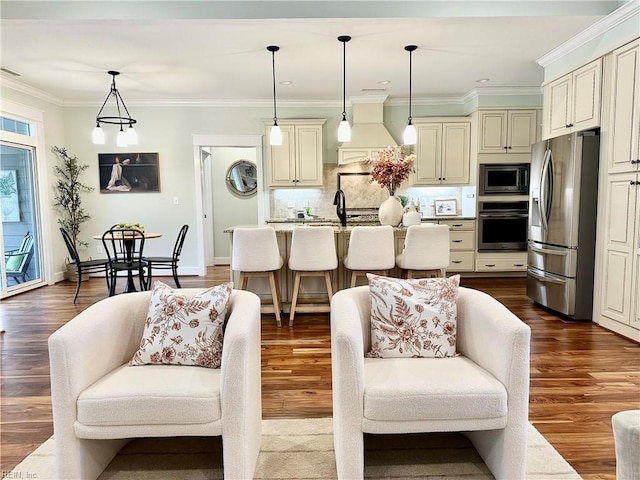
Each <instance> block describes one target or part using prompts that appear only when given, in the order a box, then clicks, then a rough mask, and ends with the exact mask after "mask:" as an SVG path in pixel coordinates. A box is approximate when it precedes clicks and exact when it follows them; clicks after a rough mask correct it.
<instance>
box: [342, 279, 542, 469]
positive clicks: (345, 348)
mask: <svg viewBox="0 0 640 480" xmlns="http://www.w3.org/2000/svg"><path fill="white" fill-rule="evenodd" d="M370 313H371V300H370V294H369V288H368V287H366V286H364V287H356V288H351V289H347V290H342V291H340V292H338V293H336V294H335V295H334V296H333V300H332V302H331V352H332V353H331V355H332V359H331V363H332V370H333V372H332V373H333V418H334V420H333V425H334V447H335V455H336V464H337V471H338V478H339V479H345V480H347V479H348V480H357V479H362V478H363V476H364V448H363V433H371V434H376V433H378V434H382V433H385V434H386V433H418V432H450V431H459V432H465V434H466V435H467V436H468V438H469V439H470V440H471V441H472V443H473V445H474V446H475V448H476V450H477V451H478V453H479V454H480V455H481V456H482V458H483V459H484V461H485V463H486V464H487V466H488V467H489V469H490V470H491V472H492V473H493V475H494V476H495V477H496V479H498V480H499V479H515V478H524V474H525V466H526V449H527V423H528V401H529V343H530V336H531V332H530V328H529V327H528V326H527V325H526V324H524V323H523V322H522V321H520V320H519V319H518V318H517V317H516V316H515V315H513V314H512V313H511V312H510V311H509V310H508V309H507V308H506V307H505V306H504V305H502V304H501V303H500V302H498V301H497V300H495V299H493V298H492V297H490V296H489V295H487V294H485V293H482V292H479V291H476V290H471V289H468V288H462V287H461V288H460V289H459V296H458V301H457V318H458V320H457V351H458V352H459V353H460V356H457V357H451V358H434V359H431V358H365V353H366V352H368V351H369V349H370V344H371V336H370Z"/></svg>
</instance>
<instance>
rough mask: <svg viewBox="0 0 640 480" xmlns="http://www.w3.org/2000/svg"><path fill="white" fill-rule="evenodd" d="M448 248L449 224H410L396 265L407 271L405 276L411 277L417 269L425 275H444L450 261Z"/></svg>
mask: <svg viewBox="0 0 640 480" xmlns="http://www.w3.org/2000/svg"><path fill="white" fill-rule="evenodd" d="M449 250H450V244H449V225H436V224H434V223H426V224H424V225H411V226H410V227H409V228H407V236H406V238H405V240H404V249H403V250H402V253H400V254H398V256H397V257H396V265H398V267H400V268H401V269H402V270H406V271H407V278H413V272H418V271H420V272H424V273H425V275H426V276H436V277H444V276H445V273H446V272H445V269H446V268H447V267H448V266H449V261H450V259H449V257H450V252H449Z"/></svg>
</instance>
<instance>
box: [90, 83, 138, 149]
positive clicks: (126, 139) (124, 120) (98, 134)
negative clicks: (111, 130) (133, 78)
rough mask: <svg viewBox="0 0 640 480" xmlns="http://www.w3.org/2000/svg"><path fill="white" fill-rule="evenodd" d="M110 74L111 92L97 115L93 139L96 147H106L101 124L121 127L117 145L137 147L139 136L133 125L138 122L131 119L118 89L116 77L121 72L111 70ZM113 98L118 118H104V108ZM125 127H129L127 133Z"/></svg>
mask: <svg viewBox="0 0 640 480" xmlns="http://www.w3.org/2000/svg"><path fill="white" fill-rule="evenodd" d="M108 73H109V75H111V88H110V90H109V93H108V94H107V98H105V100H104V103H103V104H102V107H101V108H100V111H99V112H98V115H96V126H95V128H94V129H93V132H92V134H91V139H92V141H93V143H94V144H96V145H104V143H105V137H104V130H102V127H101V124H102V123H107V124H111V125H120V131H119V132H118V136H117V137H116V145H117V146H118V147H127V146H129V145H135V144H137V143H138V134H137V133H136V130H135V129H134V128H133V124H134V123H136V120H135V119H134V118H132V117H131V114H130V113H129V110H128V109H127V106H126V105H125V103H124V100H123V99H122V96H121V95H120V92H119V91H118V88H117V87H116V76H118V75H120V72H116V71H115V70H109V72H108ZM112 97H113V99H114V101H115V103H116V105H115V106H116V111H117V113H118V116H103V115H102V111H103V110H104V107H105V106H106V104H107V102H108V101H109V99H110V98H112ZM120 105H122V108H123V109H124V111H125V112H126V116H124V115H123V114H122V113H121V110H120ZM125 125H128V127H127V130H126V132H125V130H124V126H125Z"/></svg>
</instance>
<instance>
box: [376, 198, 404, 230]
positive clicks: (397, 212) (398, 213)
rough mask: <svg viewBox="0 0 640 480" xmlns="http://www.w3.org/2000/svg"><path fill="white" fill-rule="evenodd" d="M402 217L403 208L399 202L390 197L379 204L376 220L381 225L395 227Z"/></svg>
mask: <svg viewBox="0 0 640 480" xmlns="http://www.w3.org/2000/svg"><path fill="white" fill-rule="evenodd" d="M402 215H404V208H402V204H401V203H400V200H399V199H398V198H397V197H394V196H391V195H390V196H389V198H387V199H386V200H385V201H384V202H382V203H381V204H380V208H379V209H378V219H379V220H380V224H381V225H391V226H392V227H397V226H398V225H400V222H401V221H402Z"/></svg>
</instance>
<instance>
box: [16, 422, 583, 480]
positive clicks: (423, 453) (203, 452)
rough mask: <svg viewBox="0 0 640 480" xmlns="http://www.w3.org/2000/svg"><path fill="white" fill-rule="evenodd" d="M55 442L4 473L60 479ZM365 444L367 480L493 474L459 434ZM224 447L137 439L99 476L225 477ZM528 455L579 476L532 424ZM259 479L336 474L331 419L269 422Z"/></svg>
mask: <svg viewBox="0 0 640 480" xmlns="http://www.w3.org/2000/svg"><path fill="white" fill-rule="evenodd" d="M54 441H55V440H54V439H53V437H52V438H50V439H49V440H47V441H46V442H45V443H43V444H42V445H41V446H40V447H39V448H38V449H37V450H36V451H35V452H33V453H32V454H31V455H29V456H28V457H27V458H25V459H24V460H23V461H22V462H21V463H20V464H19V465H18V466H17V467H16V468H15V469H14V470H13V472H11V474H10V475H8V476H7V477H6V478H37V479H38V480H45V479H51V480H53V479H55V480H59V479H56V476H55V470H54V459H53V446H54ZM365 444H366V454H365V478H367V479H372V480H373V479H376V480H377V479H394V480H400V479H403V480H409V479H412V480H416V479H425V480H428V479H437V480H453V479H463V480H479V479H492V478H493V476H492V475H491V473H490V472H489V470H488V469H487V467H486V465H485V464H484V463H483V461H482V459H481V458H480V456H479V455H478V453H477V452H476V451H475V449H474V448H473V446H472V445H471V443H470V442H469V441H468V440H467V439H466V438H465V437H464V436H463V435H460V434H413V435H367V436H366V437H365ZM221 449H222V446H221V442H220V440H219V438H208V437H180V438H168V439H167V438H151V439H139V440H134V441H132V442H130V443H129V444H127V445H126V446H125V447H124V448H123V449H122V450H121V451H120V453H119V454H118V455H117V456H116V458H114V460H113V461H112V462H111V464H110V465H109V466H108V467H107V469H106V470H105V471H104V472H103V473H102V475H101V476H100V480H152V479H153V480H157V479H162V480H178V479H180V480H216V479H222V478H223V476H222V468H221V463H222V453H221ZM527 453H528V459H527V475H526V478H527V479H531V480H533V479H540V480H542V479H558V480H560V479H562V480H574V479H575V480H580V478H581V477H580V476H579V475H578V474H577V473H576V471H575V470H574V469H573V468H572V467H571V465H569V464H568V463H567V462H566V461H565V460H564V459H563V458H562V457H561V456H560V454H559V453H558V452H557V451H556V450H555V449H554V448H553V447H552V446H551V445H550V444H549V442H547V441H546V440H545V438H544V437H543V436H542V435H541V434H540V433H539V432H538V431H537V430H536V429H535V428H534V427H533V426H532V425H529V446H528V451H527ZM11 475H13V476H11ZM254 478H255V479H260V480H283V479H287V480H292V479H295V480H306V479H323V480H327V479H335V478H336V468H335V457H334V454H333V436H332V422H331V419H330V418H320V419H306V420H297V419H296V420H264V421H263V436H262V449H261V451H260V457H259V459H258V466H257V468H256V473H255V476H254ZM345 480H346V479H345ZM514 480H516V479H514ZM517 480H520V479H517Z"/></svg>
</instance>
